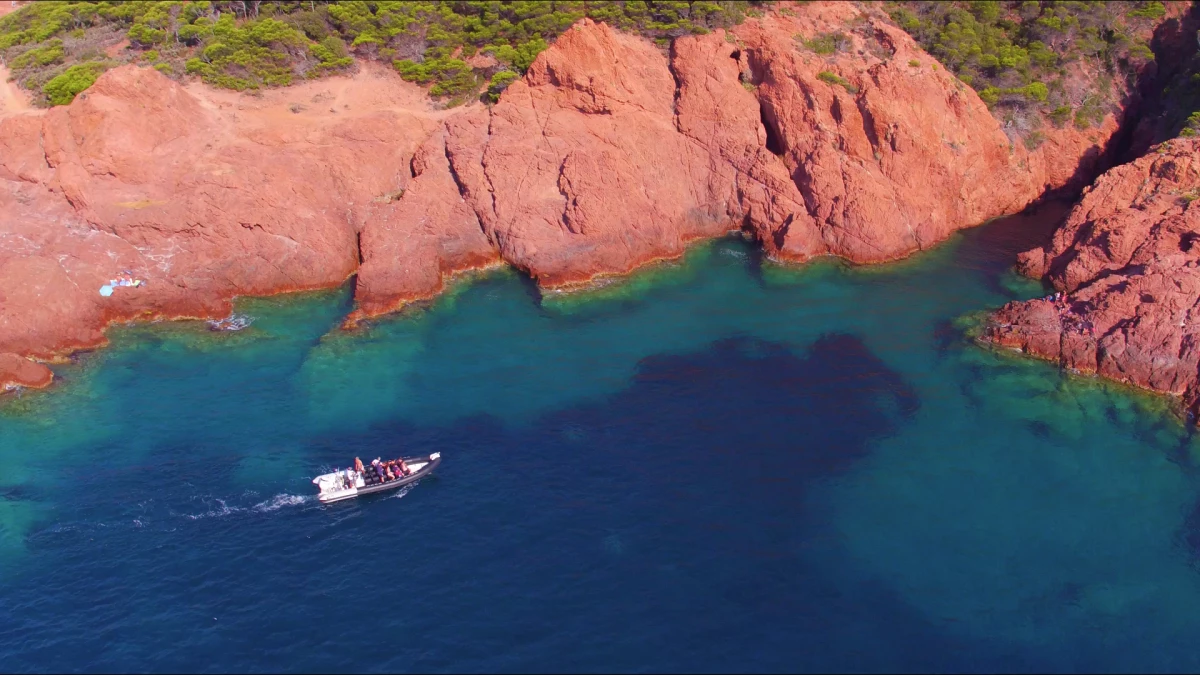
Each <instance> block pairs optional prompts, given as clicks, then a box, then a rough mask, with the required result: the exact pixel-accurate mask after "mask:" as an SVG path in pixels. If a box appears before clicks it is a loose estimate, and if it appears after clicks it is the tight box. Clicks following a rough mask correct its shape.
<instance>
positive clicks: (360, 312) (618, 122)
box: [0, 3, 1115, 359]
mask: <svg viewBox="0 0 1200 675" xmlns="http://www.w3.org/2000/svg"><path fill="white" fill-rule="evenodd" d="M830 30H842V31H846V32H848V33H850V35H851V39H852V47H851V48H850V49H849V50H847V51H845V52H843V53H840V54H836V55H832V56H830V57H824V56H821V55H817V54H814V53H812V52H810V51H808V50H805V49H804V48H803V47H802V46H801V45H800V44H799V43H798V42H797V40H796V39H795V37H794V36H796V35H801V36H809V37H811V36H814V35H816V34H818V33H821V32H826V31H830ZM913 60H916V61H917V62H918V63H919V65H918V66H911V65H909V62H910V61H913ZM823 73H826V74H825V75H824V77H825V79H829V75H828V73H833V74H836V75H837V76H838V77H840V78H842V79H844V80H845V81H846V82H847V83H848V84H849V85H850V88H853V89H854V91H851V90H850V89H849V88H847V87H843V86H841V85H839V84H830V83H829V82H827V81H824V80H822V74H823ZM326 110H328V112H326ZM1114 128H1115V123H1113V122H1112V121H1111V120H1109V121H1108V122H1107V123H1106V126H1105V127H1104V128H1103V129H1102V130H1099V131H1094V132H1092V134H1091V135H1090V136H1083V135H1081V134H1080V133H1079V132H1075V131H1073V130H1069V131H1062V132H1051V133H1050V140H1049V141H1048V142H1047V144H1046V145H1044V146H1043V147H1042V148H1041V149H1039V150H1038V151H1036V152H1033V153H1030V152H1028V151H1026V150H1025V148H1024V147H1023V146H1022V145H1020V144H1018V145H1017V146H1013V145H1011V144H1010V143H1009V140H1008V138H1007V137H1006V136H1005V134H1004V131H1003V129H1002V128H1001V126H1000V124H999V123H998V122H997V121H996V120H995V119H994V118H993V117H992V116H991V115H990V114H989V112H988V111H987V109H986V107H985V106H984V105H983V104H982V103H981V102H980V101H979V99H978V97H976V96H975V94H974V93H973V92H972V91H971V89H970V88H968V87H966V86H965V85H962V83H960V82H958V81H957V80H955V79H954V78H953V77H952V76H950V75H949V74H948V73H946V72H945V71H944V70H943V69H941V68H940V67H937V66H936V64H935V63H934V61H933V60H932V59H931V58H929V57H928V56H927V55H925V54H924V53H923V52H921V50H920V49H919V48H918V47H917V46H916V45H915V44H914V43H913V42H912V40H911V39H910V38H909V37H908V36H907V35H906V34H905V33H904V32H903V31H900V30H899V29H897V28H895V27H893V26H892V25H891V24H890V23H888V21H887V20H886V18H884V17H883V16H882V15H881V14H878V13H877V12H876V10H875V9H872V8H868V10H867V13H865V14H864V13H863V11H862V10H860V9H858V8H856V7H855V6H852V5H850V4H848V3H814V4H805V5H800V6H797V7H796V8H795V9H794V12H793V15H792V16H782V15H768V16H766V17H764V18H762V19H756V20H752V21H749V22H747V23H746V24H744V25H742V26H740V27H738V28H737V29H735V30H734V31H733V33H731V34H727V33H725V32H723V31H716V32H714V33H712V34H709V35H705V36H697V37H689V38H683V39H680V40H677V41H676V42H675V44H674V46H673V48H672V51H671V54H670V55H666V54H663V53H662V52H661V51H660V50H658V49H657V48H655V47H654V46H653V45H651V44H650V43H649V42H647V41H645V40H642V39H640V38H636V37H632V36H628V35H623V34H620V33H618V32H616V31H613V30H611V29H609V28H608V27H606V26H604V25H599V24H594V23H592V22H591V21H586V20H585V21H582V22H580V23H579V24H578V25H576V26H575V27H573V28H572V29H570V30H569V31H567V33H566V34H564V35H563V36H562V37H560V38H559V39H558V40H557V42H556V43H555V44H554V45H553V46H552V47H551V48H550V49H548V50H546V51H545V52H543V53H542V54H541V55H540V56H539V57H538V59H537V60H536V61H535V62H534V64H533V66H532V67H531V68H530V70H529V72H528V74H527V75H526V77H525V78H524V79H523V80H522V81H520V82H517V83H514V84H513V85H512V86H511V87H510V88H509V89H508V90H507V91H506V92H505V93H504V95H503V96H502V97H501V100H500V102H499V103H498V104H497V105H495V106H494V107H492V108H485V107H483V106H480V105H471V106H467V107H465V108H461V109H457V110H450V111H439V110H436V109H435V108H434V107H433V106H432V105H430V103H429V102H428V100H427V99H425V98H423V96H422V95H421V94H420V90H418V89H417V88H415V87H413V86H412V85H408V84H405V83H402V82H400V81H399V79H398V77H396V76H395V74H394V73H391V72H385V71H381V70H379V69H375V68H372V67H368V66H364V69H363V72H362V73H360V74H359V75H356V76H355V77H354V78H331V79H329V80H323V81H320V82H314V83H308V84H304V85H300V86H298V87H294V88H289V89H285V90H276V91H272V92H267V93H266V94H264V95H262V96H261V97H257V98H256V97H250V96H246V95H237V94H232V93H228V92H217V91H212V90H209V89H207V88H205V87H203V86H202V85H198V84H197V85H190V86H188V87H180V86H178V85H176V84H174V83H171V82H170V81H168V80H166V79H165V78H163V77H162V76H161V75H159V74H158V73H157V72H156V71H154V70H152V69H139V68H135V67H132V66H128V67H122V68H117V69H115V70H112V71H109V72H108V73H106V74H105V75H104V76H102V77H101V79H100V80H99V81H98V82H97V83H96V85H94V86H93V87H92V89H90V90H89V91H88V92H86V93H85V94H83V95H81V96H80V97H79V98H78V99H77V100H76V101H75V102H74V103H73V104H71V105H70V106H68V107H65V108H58V109H54V110H51V111H49V112H47V113H20V114H11V113H10V114H8V115H7V116H5V117H0V289H3V290H2V291H0V293H3V294H4V295H3V296H2V297H0V351H5V352H12V353H17V354H21V355H29V356H36V357H39V358H47V359H49V358H54V357H55V356H58V355H61V354H62V353H65V352H68V351H70V350H72V349H77V348H81V347H91V346H96V345H99V344H102V343H103V341H104V337H103V330H104V328H105V326H107V325H108V324H109V323H110V322H112V321H121V320H129V319H136V318H146V317H156V316H157V317H180V316H195V317H208V316H214V315H222V314H225V313H227V312H228V311H229V307H230V305H229V301H230V299H231V298H232V297H234V296H236V295H242V294H269V293H276V292H284V291H290V290H298V289H306V288H320V287H328V286H333V285H336V284H339V283H341V282H342V281H343V280H344V279H346V278H347V277H348V276H349V275H351V274H353V273H354V272H356V271H357V272H358V274H359V276H358V279H357V285H356V291H355V293H356V299H357V301H358V309H357V310H356V311H355V312H354V314H353V315H352V316H351V317H349V318H348V320H347V325H351V326H352V325H354V324H356V323H357V322H358V321H359V320H361V319H363V318H367V317H371V316H377V315H380V314H383V313H387V312H390V311H393V310H395V309H396V308H397V307H400V306H402V305H403V304H405V303H407V302H411V301H413V300H417V299H422V298H427V297H431V296H432V295H434V294H436V293H437V292H439V291H440V290H441V288H442V287H443V284H444V279H445V278H446V277H447V276H448V275H451V274H454V273H457V272H460V271H463V270H467V269H472V268H476V267H480V266H485V265H490V264H494V263H496V262H497V261H501V260H503V261H505V262H508V263H510V264H513V265H515V266H517V267H519V268H520V269H522V270H525V271H526V272H528V273H529V274H530V275H531V276H533V277H534V278H536V279H537V280H538V282H539V283H541V284H543V285H547V286H559V285H569V284H575V283H580V282H586V281H588V280H589V279H592V278H593V277H595V276H597V275H602V274H620V273H625V272H628V271H630V270H632V269H634V268H635V267H637V266H639V265H642V264H645V263H647V262H650V261H652V260H655V259H659V258H668V257H674V256H677V255H679V254H680V253H681V252H682V251H683V248H684V246H685V245H686V244H687V242H689V241H691V240H694V239H698V238H704V237H712V236H716V235H719V234H722V233H724V232H727V231H730V230H735V229H743V230H745V231H748V232H749V233H751V234H753V235H754V236H756V237H757V238H758V239H759V240H761V241H762V243H763V245H764V247H766V248H767V250H768V251H769V252H770V253H771V254H772V255H774V256H776V257H778V258H783V259H790V260H798V261H800V260H806V259H808V258H810V257H812V256H816V255H824V254H834V255H840V256H844V257H846V258H848V259H850V260H854V261H857V262H875V261H882V260H889V259H893V258H898V257H901V256H904V255H907V254H908V253H911V252H912V251H914V250H917V249H920V248H924V247H927V246H930V245H932V244H934V243H936V242H938V241H940V240H942V239H944V238H945V237H946V236H947V235H948V234H949V233H950V232H952V231H953V230H955V229H957V228H961V227H966V226H969V225H974V224H977V223H979V222H981V221H983V220H986V219H987V218H990V217H992V216H996V215H1000V214H1002V213H1006V212H1011V211H1014V210H1017V209H1019V208H1021V207H1022V206H1024V205H1025V204H1027V203H1029V202H1030V201H1031V200H1033V199H1035V198H1036V197H1037V196H1038V195H1039V194H1040V193H1041V192H1042V191H1043V190H1044V189H1045V188H1047V187H1056V186H1059V185H1062V184H1064V183H1065V182H1066V181H1067V180H1069V179H1070V178H1071V176H1072V175H1073V174H1074V172H1075V170H1076V168H1077V167H1078V165H1079V162H1080V159H1081V158H1082V157H1084V156H1085V155H1086V154H1087V153H1088V152H1089V151H1094V148H1095V147H1096V146H1098V145H1099V144H1102V143H1104V142H1105V141H1106V140H1107V137H1108V135H1109V134H1111V132H1112V130H1113V129H1114ZM126 269H128V270H130V271H131V272H132V274H133V275H134V276H136V277H140V278H143V279H146V280H147V281H148V284H147V285H146V286H144V287H141V288H138V289H127V288H119V289H117V290H116V292H115V293H114V294H113V295H112V296H111V297H108V298H103V297H101V296H100V295H99V293H98V290H99V288H100V286H101V285H102V284H104V283H106V282H107V281H108V280H109V279H111V278H113V277H114V276H115V275H117V274H118V273H120V272H121V271H122V270H126Z"/></svg>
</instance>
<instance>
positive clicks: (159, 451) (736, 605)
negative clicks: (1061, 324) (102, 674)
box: [0, 210, 1200, 672]
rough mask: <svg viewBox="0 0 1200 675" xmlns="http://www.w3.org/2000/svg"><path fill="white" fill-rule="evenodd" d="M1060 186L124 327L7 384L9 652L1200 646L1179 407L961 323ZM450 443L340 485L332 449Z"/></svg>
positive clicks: (482, 653)
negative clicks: (967, 216)
mask: <svg viewBox="0 0 1200 675" xmlns="http://www.w3.org/2000/svg"><path fill="white" fill-rule="evenodd" d="M1054 213H1055V212H1054V211H1053V210H1050V211H1045V212H1043V213H1041V214H1038V215H1036V216H1034V217H1032V218H1028V219H1024V220H1022V219H1014V220H1010V221H1005V222H998V223H995V224H992V225H989V226H985V227H983V228H979V229H976V230H973V231H970V232H968V233H966V234H965V235H963V236H960V237H958V238H956V239H954V240H953V241H951V242H950V243H948V244H946V245H944V246H941V247H939V248H937V249H936V250H934V251H931V252H928V253H925V254H922V255H919V256H916V257H915V258H913V259H911V260H909V261H905V262H902V263H898V264H895V265H888V266H883V267H874V268H850V267H846V266H843V265H839V264H835V263H832V262H822V263H818V264H814V265H810V266H807V267H804V268H800V269H792V268H780V267H776V266H772V265H770V264H769V263H764V262H763V261H762V260H760V259H759V257H758V256H757V255H756V254H755V252H754V250H753V249H752V248H751V247H749V246H747V245H745V244H742V243H740V242H736V241H723V242H718V243H715V244H711V245H707V246H703V247H700V248H697V249H695V250H693V251H692V252H691V253H690V254H689V255H688V256H687V258H686V260H685V261H684V262H683V263H682V264H678V265H670V266H663V267H659V268H656V269H654V270H650V271H647V272H644V273H641V274H638V275H636V276H635V277H633V278H632V279H630V280H627V281H624V282H621V283H617V284H614V285H612V286H609V287H607V288H605V289H602V290H600V291H596V292H590V293H586V294H578V295H569V296H554V295H551V296H548V297H545V298H539V297H538V294H537V293H536V291H535V290H533V289H532V287H531V286H530V284H529V283H528V282H527V281H525V280H522V279H521V278H519V277H517V276H516V275H515V274H511V273H495V274H492V275H489V276H485V277H481V278H478V279H475V280H473V281H469V282H464V283H462V284H459V285H458V286H457V287H456V288H455V290H454V291H453V292H452V293H451V294H449V295H447V296H445V297H443V298H441V299H440V300H438V301H437V302H435V303H434V304H433V305H432V306H430V307H429V308H427V309H423V310H421V311H415V312H410V313H409V314H408V315H405V316H401V317H398V318H394V319H390V320H387V321H383V322H380V323H378V324H377V325H375V326H374V327H373V328H372V329H371V330H369V331H368V332H365V333H358V334H353V335H347V334H343V333H340V332H339V331H337V330H336V326H337V325H338V323H339V322H340V320H341V317H342V316H344V314H345V313H346V312H347V311H348V309H349V306H350V304H349V303H350V299H349V291H348V290H347V289H343V290H341V291H338V292H333V293H325V294H315V295H305V296H295V297H288V298H275V299H269V300H247V301H244V302H242V303H240V306H239V311H241V312H244V313H245V314H247V315H249V316H251V317H253V318H254V323H253V324H252V326H251V327H250V328H248V329H246V330H245V331H242V332H240V333H225V334H216V333H210V332H208V331H206V330H204V328H203V326H197V325H188V324H174V325H161V326H148V327H147V326H143V327H133V328H123V329H120V330H117V331H114V333H113V338H114V339H113V343H114V344H113V346H112V347H111V348H110V349H107V350H104V351H101V352H98V353H95V354H92V355H88V356H87V357H85V358H83V359H82V360H81V363H79V364H76V365H71V366H66V367H64V368H62V369H61V370H60V372H59V375H60V379H61V383H60V385H59V386H57V387H56V388H55V389H54V390H52V391H50V392H48V393H37V394H26V395H25V396H23V397H22V398H20V399H18V400H9V401H7V402H6V403H4V404H3V405H0V497H3V499H0V670H2V671H30V670H70V671H78V670H199V671H229V670H250V671H263V670H280V669H282V670H306V671H318V670H320V671H338V672H340V671H408V670H419V671H424V670H434V671H462V670H485V671H555V670H559V669H569V670H579V671H604V670H630V671H661V670H696V671H733V670H741V669H748V670H768V671H779V670H786V671H797V670H800V671H819V670H825V669H836V670H934V671H947V670H973V671H978V670H992V669H1006V670H1030V671H1033V670H1042V669H1049V670H1054V671H1074V670H1104V671H1126V670H1137V671H1148V670H1154V671H1158V670H1183V671H1187V670H1196V669H1198V668H1200V647H1197V646H1196V640H1195V636H1196V635H1197V632H1198V631H1200V572H1198V571H1197V560H1198V559H1200V558H1198V555H1200V507H1198V504H1200V472H1198V471H1197V457H1198V456H1200V454H1198V453H1197V446H1196V444H1195V443H1193V441H1192V439H1191V437H1190V435H1189V432H1188V431H1187V430H1186V429H1185V428H1184V427H1183V426H1182V425H1180V424H1179V423H1178V422H1177V421H1176V420H1175V418H1174V417H1172V415H1171V412H1170V410H1169V409H1168V405H1167V404H1166V403H1165V402H1163V401H1160V400H1158V399H1154V398H1150V397H1147V396H1143V395H1140V394H1136V393H1133V392H1130V391H1128V390H1125V389H1123V388H1120V387H1112V386H1105V385H1102V384H1100V383H1098V382H1096V381H1093V380H1088V379H1081V378H1071V377H1066V376H1063V375H1061V374H1060V373H1059V372H1058V371H1057V370H1056V369H1054V368H1053V367H1051V366H1049V365H1047V364H1043V363H1038V362H1033V361H1028V360H1024V359H1020V358H1016V357H1013V356H1011V355H1008V354H999V353H994V352H991V351H988V350H984V349H981V348H979V347H977V346H975V345H974V344H973V343H972V342H971V341H970V339H969V338H968V337H967V336H966V330H967V328H968V326H969V325H970V323H971V320H972V318H971V316H972V313H973V312H977V311H978V310H981V309H984V308H988V307H994V306H996V305H998V304H1000V303H1002V302H1004V301H1005V300H1007V299H1011V298H1017V297H1031V296H1033V295H1036V294H1038V293H1040V292H1041V289H1040V287H1039V286H1038V285H1036V284H1032V283H1030V282H1029V281H1027V280H1022V279H1019V278H1018V277H1016V276H1014V275H1013V274H1012V273H1011V272H1010V271H1008V269H1007V268H1008V266H1009V264H1010V263H1011V262H1012V260H1013V254H1014V253H1015V252H1016V251H1018V250H1020V249H1022V248H1024V247H1027V246H1028V245H1029V244H1030V242H1031V238H1032V237H1034V236H1035V235H1036V234H1037V233H1038V232H1039V231H1044V230H1045V228H1046V227H1047V225H1052V224H1053V219H1054ZM434 450H440V451H441V452H442V453H443V456H444V458H445V459H444V461H443V463H442V466H441V468H440V470H439V472H438V475H436V476H434V477H431V478H429V479H426V480H424V481H422V482H421V483H420V484H418V485H416V486H415V487H413V488H411V489H409V490H407V491H405V492H404V493H401V494H396V495H393V496H387V497H382V496H377V497H372V498H364V499H360V500H357V501H354V502H351V503H344V504H337V505H333V506H329V507H323V506H319V505H318V504H316V503H315V502H314V500H313V499H312V497H311V492H312V486H311V485H310V484H309V482H308V481H309V479H310V477H311V476H313V475H315V474H317V473H319V472H322V471H323V470H326V469H328V468H330V467H335V466H345V465H346V464H348V463H349V461H350V460H351V459H352V458H353V457H354V456H355V455H358V456H361V457H363V458H365V459H370V458H374V457H376V456H388V455H397V454H401V453H403V454H417V453H423V452H429V451H434Z"/></svg>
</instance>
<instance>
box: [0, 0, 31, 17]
mask: <svg viewBox="0 0 1200 675" xmlns="http://www.w3.org/2000/svg"><path fill="white" fill-rule="evenodd" d="M24 4H25V3H24V2H13V0H0V16H4V15H5V14H11V13H12V12H15V11H17V10H18V9H21V5H24Z"/></svg>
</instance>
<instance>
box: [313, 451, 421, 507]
mask: <svg viewBox="0 0 1200 675" xmlns="http://www.w3.org/2000/svg"><path fill="white" fill-rule="evenodd" d="M403 459H404V463H405V464H407V465H408V466H409V467H410V468H411V469H412V473H411V474H409V475H407V476H405V477H403V478H397V479H394V480H390V481H387V482H385V483H375V484H369V483H367V482H366V481H364V480H363V476H362V475H361V474H357V475H355V477H354V487H350V488H343V489H337V488H335V487H334V486H335V485H340V484H341V482H342V481H344V480H345V478H344V476H345V475H346V472H344V471H341V472H334V473H328V474H325V475H323V476H317V477H316V478H314V479H313V484H315V485H317V486H318V488H319V489H320V490H321V492H320V494H318V495H317V500H318V501H320V502H321V503H322V504H332V503H334V502H340V501H345V500H347V499H354V498H355V497H362V496H364V495H371V494H376V493H379V492H391V491H392V490H398V489H400V488H402V487H404V486H405V485H412V484H413V483H415V482H417V481H419V480H421V479H422V478H424V477H426V476H428V475H429V474H431V473H433V470H434V469H436V468H437V467H438V465H439V464H441V463H442V454H441V453H440V452H435V453H433V454H432V455H429V456H427V457H405V458H403ZM368 470H370V469H368ZM352 473H353V472H352Z"/></svg>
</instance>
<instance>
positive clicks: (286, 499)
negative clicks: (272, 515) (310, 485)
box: [250, 495, 313, 513]
mask: <svg viewBox="0 0 1200 675" xmlns="http://www.w3.org/2000/svg"><path fill="white" fill-rule="evenodd" d="M312 499H313V496H312V495H275V496H274V497H271V498H270V499H268V500H267V501H265V502H260V503H258V504H255V505H254V506H253V507H251V509H250V510H251V511H255V512H258V513H268V512H270V511H278V510H279V509H282V508H283V507H285V506H300V505H301V504H305V503H308V502H309V501H312Z"/></svg>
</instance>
